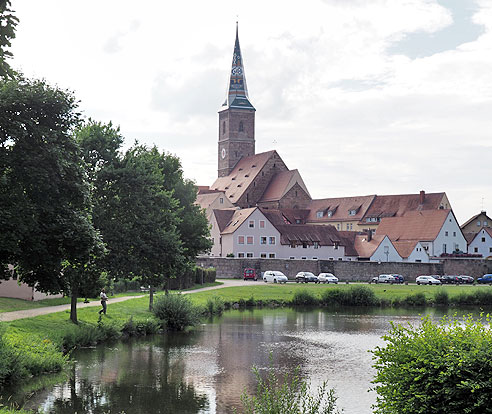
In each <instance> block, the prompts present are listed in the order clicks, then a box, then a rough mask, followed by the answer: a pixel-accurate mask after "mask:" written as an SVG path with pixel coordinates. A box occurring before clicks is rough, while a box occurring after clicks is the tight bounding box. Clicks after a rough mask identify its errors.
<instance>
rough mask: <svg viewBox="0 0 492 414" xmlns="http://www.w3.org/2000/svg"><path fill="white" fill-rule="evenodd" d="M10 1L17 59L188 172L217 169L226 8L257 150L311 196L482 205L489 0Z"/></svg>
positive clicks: (489, 104) (470, 208)
mask: <svg viewBox="0 0 492 414" xmlns="http://www.w3.org/2000/svg"><path fill="white" fill-rule="evenodd" d="M12 3H13V4H12V6H13V9H14V10H15V11H16V15H17V17H18V18H19V19H20V22H19V25H18V28H17V38H16V39H15V40H14V42H13V47H12V49H11V50H12V52H13V53H14V59H13V60H11V64H12V66H13V67H14V68H16V69H18V70H21V71H23V72H24V74H25V75H26V76H28V77H38V78H45V79H46V80H47V81H49V82H50V83H52V84H57V85H59V86H60V87H63V88H66V89H71V90H73V91H74V92H75V94H76V96H77V98H78V99H80V101H81V103H80V107H81V109H82V111H83V114H84V116H85V117H87V118H89V117H90V118H92V119H94V120H98V121H103V122H108V121H112V122H113V123H114V124H116V125H119V126H120V128H121V132H122V134H123V135H124V136H125V139H126V141H125V145H126V146H130V145H132V144H133V142H134V141H135V140H138V141H139V142H141V143H146V144H148V145H153V144H156V145H157V146H158V147H159V148H160V149H161V150H165V151H167V152H170V153H172V154H175V155H177V156H178V157H179V158H180V159H181V160H182V164H183V168H184V171H185V175H186V177H187V178H191V179H193V180H194V181H196V183H197V184H199V185H211V184H212V183H213V182H214V180H215V178H216V176H217V139H218V116H217V110H218V109H219V106H220V105H221V103H222V102H223V100H224V97H225V93H226V85H227V81H228V75H229V71H230V66H231V61H232V52H233V46H234V37H235V25H236V23H235V22H236V20H237V19H239V38H240V42H241V50H242V54H243V60H244V65H245V73H246V79H247V84H248V90H249V96H250V100H251V102H252V104H253V105H254V106H255V107H256V110H257V112H256V151H257V152H258V153H259V152H263V151H268V150H271V149H276V150H277V151H278V153H279V154H280V156H281V157H282V159H283V160H284V162H285V163H286V164H287V166H288V167H289V168H290V169H298V170H299V171H300V173H301V175H302V177H303V179H304V182H305V183H306V185H307V187H308V189H309V191H310V193H311V196H312V197H313V198H326V197H339V196H355V195H369V194H407V193H417V192H419V191H420V190H425V191H426V192H442V191H444V192H446V193H447V195H448V197H449V199H450V202H451V205H452V206H453V209H454V211H455V214H456V216H457V218H458V221H459V222H460V223H462V222H463V221H465V220H467V219H468V218H469V217H471V216H472V215H474V214H477V213H478V212H479V211H480V210H481V209H482V207H483V208H484V209H486V210H488V211H489V213H492V1H491V0H309V1H305V2H300V1H298V0H295V1H290V0H282V1H276V0H270V1H264V0H262V1H260V0H248V1H242V2H239V1H230V0H221V1H199V0H196V1H195V0H188V1H186V0H185V1H172V2H171V1H169V2H166V1H150V0H140V1H139V2H135V1H131V2H130V1H126V0H117V1H116V0H104V1H100V0H97V1H96V0H84V1H67V0H44V1H39V0H13V1H12ZM237 16H238V17H237ZM482 200H483V201H482ZM489 215H490V214H489Z"/></svg>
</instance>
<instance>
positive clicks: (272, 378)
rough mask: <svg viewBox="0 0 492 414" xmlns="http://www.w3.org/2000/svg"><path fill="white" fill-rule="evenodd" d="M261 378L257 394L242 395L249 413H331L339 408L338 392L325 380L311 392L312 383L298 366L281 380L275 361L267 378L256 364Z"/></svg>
mask: <svg viewBox="0 0 492 414" xmlns="http://www.w3.org/2000/svg"><path fill="white" fill-rule="evenodd" d="M253 372H254V374H255V377H256V380H257V381H258V385H257V392H256V396H249V395H247V394H246V393H243V394H242V395H241V402H242V403H243V407H244V412H245V413H246V414H277V413H278V414H298V413H305V414H332V413H336V412H338V411H337V410H336V406H335V403H336V400H337V398H336V397H335V392H334V391H333V390H332V389H328V388H327V384H326V382H324V383H323V384H322V385H321V386H320V387H319V388H318V391H317V393H316V395H314V396H311V395H310V394H309V383H308V382H307V381H305V380H303V379H302V378H301V376H300V374H299V367H297V368H296V369H295V371H294V373H293V375H292V376H291V377H290V378H289V376H288V375H287V374H286V375H285V376H284V377H283V381H282V383H281V382H280V381H279V379H278V378H277V376H276V375H275V371H274V368H273V363H272V362H271V360H270V367H269V370H268V374H267V377H266V379H265V380H263V378H261V375H260V373H259V371H258V368H256V367H253Z"/></svg>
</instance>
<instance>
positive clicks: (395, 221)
mask: <svg viewBox="0 0 492 414" xmlns="http://www.w3.org/2000/svg"><path fill="white" fill-rule="evenodd" d="M376 234H377V235H386V236H388V237H389V238H390V240H391V241H392V242H393V243H394V242H402V241H405V242H410V241H412V242H420V244H421V246H422V247H423V248H424V250H425V251H426V252H427V254H428V255H429V256H430V257H438V256H441V255H442V254H450V253H454V252H466V251H467V249H466V246H467V243H466V239H465V237H464V236H463V233H462V232H461V229H460V227H459V226H458V222H457V221H456V217H455V216H454V214H453V212H452V211H451V210H444V209H442V210H423V211H410V212H407V213H405V214H404V215H403V216H401V217H387V218H383V219H382V220H381V223H380V224H379V226H378V228H377V230H376Z"/></svg>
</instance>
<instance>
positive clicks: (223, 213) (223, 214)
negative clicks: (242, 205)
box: [214, 208, 236, 233]
mask: <svg viewBox="0 0 492 414" xmlns="http://www.w3.org/2000/svg"><path fill="white" fill-rule="evenodd" d="M235 211H236V209H232V208H231V209H222V210H214V215H215V220H217V225H218V226H219V231H220V232H221V233H222V232H223V231H224V229H225V228H226V227H227V226H228V225H229V223H231V220H232V216H234V212H235Z"/></svg>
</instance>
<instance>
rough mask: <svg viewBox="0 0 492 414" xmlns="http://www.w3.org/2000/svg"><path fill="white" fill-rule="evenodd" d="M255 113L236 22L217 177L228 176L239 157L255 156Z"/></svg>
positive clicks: (221, 128) (221, 116) (220, 113)
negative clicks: (250, 97)
mask: <svg viewBox="0 0 492 414" xmlns="http://www.w3.org/2000/svg"><path fill="white" fill-rule="evenodd" d="M255 111H256V109H255V108H254V107H253V105H251V102H250V101H249V97H248V88H247V87H246V76H245V74H244V66H243V58H242V56H241V48H240V47H239V36H238V27H237V23H236V43H235V44H234V54H233V57H232V68H231V76H230V80H229V87H228V90H227V96H226V99H225V102H224V103H223V104H222V107H221V108H220V110H219V148H218V159H219V162H218V176H219V177H225V176H227V175H229V174H230V172H231V171H232V169H233V168H234V166H235V165H236V164H237V162H238V161H239V160H240V159H241V158H242V157H247V156H250V155H254V154H255Z"/></svg>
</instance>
